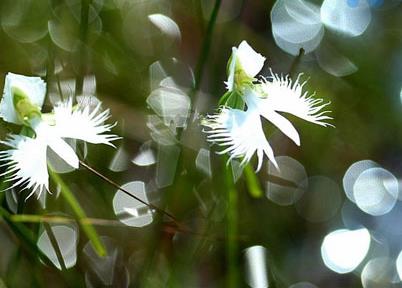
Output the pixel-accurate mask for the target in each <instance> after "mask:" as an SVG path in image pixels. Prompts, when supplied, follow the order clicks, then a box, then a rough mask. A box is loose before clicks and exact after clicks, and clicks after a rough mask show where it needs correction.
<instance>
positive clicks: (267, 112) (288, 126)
mask: <svg viewBox="0 0 402 288" xmlns="http://www.w3.org/2000/svg"><path fill="white" fill-rule="evenodd" d="M244 100H245V101H246V104H247V107H249V108H250V107H253V109H255V110H258V113H259V114H260V115H261V116H263V117H264V118H265V119H267V120H268V121H270V122H271V123H272V124H274V125H275V126H276V127H277V128H278V129H279V130H281V131H282V132H283V133H284V134H285V135H286V136H288V137H289V138H290V139H291V140H292V141H293V142H295V143H296V145H298V146H300V136H299V133H298V132H297V130H296V129H295V127H294V126H293V125H292V123H291V122H290V121H289V120H287V119H286V118H285V117H283V116H282V115H280V114H279V113H277V112H275V111H274V110H272V108H271V107H270V106H268V105H266V103H264V102H265V101H266V100H265V99H264V98H261V97H260V96H258V95H257V94H256V93H255V92H253V91H251V90H248V91H246V93H245V95H244Z"/></svg>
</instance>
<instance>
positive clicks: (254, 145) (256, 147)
mask: <svg viewBox="0 0 402 288" xmlns="http://www.w3.org/2000/svg"><path fill="white" fill-rule="evenodd" d="M203 125H204V126H206V127H208V128H210V129H208V130H206V131H204V132H205V133H207V134H208V136H207V140H208V141H209V142H213V143H216V144H218V145H219V146H224V147H225V148H224V150H222V151H220V152H218V153H219V154H225V153H228V154H229V155H230V158H229V161H230V160H231V159H233V158H243V160H242V162H241V164H242V165H244V164H246V163H248V162H249V161H250V159H251V157H252V156H253V154H254V153H255V152H256V153H257V157H258V165H257V171H259V170H260V168H261V166H262V162H263V158H264V154H266V155H267V157H268V158H269V159H270V160H271V161H272V162H273V163H274V165H275V166H277V164H276V161H275V157H274V153H273V151H272V148H271V146H270V145H269V143H268V141H267V139H266V138H265V135H264V131H263V129H262V126H261V118H260V115H259V113H258V111H257V110H255V109H248V110H247V111H242V110H238V109H231V108H222V109H221V111H220V113H219V114H216V115H208V116H207V119H206V121H204V123H203Z"/></svg>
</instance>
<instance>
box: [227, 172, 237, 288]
mask: <svg viewBox="0 0 402 288" xmlns="http://www.w3.org/2000/svg"><path fill="white" fill-rule="evenodd" d="M225 177H226V191H227V199H228V207H227V211H228V212H227V216H226V217H227V237H226V239H227V240H226V241H227V243H226V249H227V250H226V257H227V265H228V266H227V267H228V270H227V287H230V288H234V287H238V283H239V281H238V279H237V278H238V274H239V273H238V272H239V271H238V265H237V262H238V261H237V256H238V254H237V253H238V248H239V247H238V242H237V235H238V227H237V225H238V214H237V190H236V187H235V184H234V182H233V176H232V174H231V171H230V169H225Z"/></svg>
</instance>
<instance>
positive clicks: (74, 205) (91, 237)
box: [49, 169, 106, 256]
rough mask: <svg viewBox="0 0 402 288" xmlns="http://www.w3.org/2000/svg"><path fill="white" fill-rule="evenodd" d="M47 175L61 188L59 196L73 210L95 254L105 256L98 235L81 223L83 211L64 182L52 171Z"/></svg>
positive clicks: (83, 215)
mask: <svg viewBox="0 0 402 288" xmlns="http://www.w3.org/2000/svg"><path fill="white" fill-rule="evenodd" d="M49 174H50V176H51V177H52V179H53V180H54V181H55V182H56V183H57V184H59V185H60V188H61V195H62V196H63V197H64V199H65V200H66V201H67V203H68V204H69V205H70V207H71V209H72V210H73V212H74V214H75V216H76V217H77V221H78V223H79V224H80V226H81V228H82V230H83V231H84V233H85V234H86V235H87V237H88V239H89V240H90V241H91V243H92V245H93V247H94V249H95V251H96V253H98V255H99V256H105V255H106V249H105V247H104V246H103V244H102V242H101V240H100V238H99V235H98V233H97V232H96V230H95V228H94V227H93V226H92V225H91V224H90V223H86V222H84V221H83V219H85V218H87V217H86V215H85V212H84V210H83V209H82V208H81V205H80V204H79V203H78V201H77V199H76V198H75V196H74V194H73V192H72V191H71V190H70V188H69V187H68V186H67V185H66V184H65V183H64V181H63V180H62V179H61V177H60V176H59V175H58V174H57V173H55V172H53V171H52V169H49Z"/></svg>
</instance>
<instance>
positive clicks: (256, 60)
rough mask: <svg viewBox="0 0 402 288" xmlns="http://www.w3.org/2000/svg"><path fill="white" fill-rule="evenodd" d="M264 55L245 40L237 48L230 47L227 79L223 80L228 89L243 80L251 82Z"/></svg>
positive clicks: (239, 84)
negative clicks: (230, 53) (230, 54)
mask: <svg viewBox="0 0 402 288" xmlns="http://www.w3.org/2000/svg"><path fill="white" fill-rule="evenodd" d="M264 62H265V57H263V56H262V55H261V54H259V53H257V52H256V51H255V50H254V49H253V48H252V47H251V46H250V45H249V44H248V43H247V42H246V41H242V42H241V43H240V45H239V47H238V48H236V47H233V48H232V56H231V57H230V59H229V63H228V80H227V81H226V82H225V84H226V88H227V89H228V91H233V90H234V89H236V87H237V86H241V85H243V84H244V82H250V83H251V82H252V81H253V80H255V79H254V77H255V76H256V75H257V74H258V73H259V72H260V71H261V69H262V67H263V66H264Z"/></svg>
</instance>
